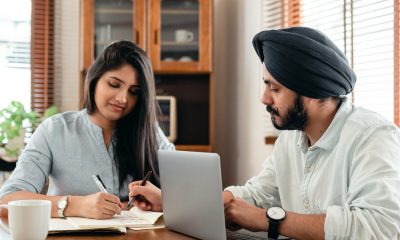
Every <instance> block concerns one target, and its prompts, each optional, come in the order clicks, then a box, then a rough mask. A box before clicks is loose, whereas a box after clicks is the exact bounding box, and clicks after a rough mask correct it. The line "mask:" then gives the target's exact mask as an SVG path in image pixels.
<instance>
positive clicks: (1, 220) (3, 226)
mask: <svg viewBox="0 0 400 240" xmlns="http://www.w3.org/2000/svg"><path fill="white" fill-rule="evenodd" d="M0 208H7V210H8V205H7V204H1V205H0ZM0 228H1V229H3V230H4V231H6V232H7V233H10V229H9V228H8V226H7V225H6V224H5V223H3V218H1V219H0Z"/></svg>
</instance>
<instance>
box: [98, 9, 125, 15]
mask: <svg viewBox="0 0 400 240" xmlns="http://www.w3.org/2000/svg"><path fill="white" fill-rule="evenodd" d="M95 13H100V14H129V15H132V9H117V8H115V9H112V8H98V9H96V10H95Z"/></svg>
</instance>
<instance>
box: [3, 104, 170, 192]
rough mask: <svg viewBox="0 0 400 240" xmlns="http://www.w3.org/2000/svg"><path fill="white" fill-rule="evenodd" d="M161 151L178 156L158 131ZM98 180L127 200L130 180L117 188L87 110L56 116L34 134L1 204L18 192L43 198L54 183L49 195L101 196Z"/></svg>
mask: <svg viewBox="0 0 400 240" xmlns="http://www.w3.org/2000/svg"><path fill="white" fill-rule="evenodd" d="M157 141H158V145H159V148H160V149H167V150H174V149H175V146H174V145H173V144H172V143H170V142H169V141H168V140H167V138H166V137H165V135H164V133H163V132H162V131H161V129H160V128H158V131H157ZM93 174H99V175H100V177H101V178H102V180H103V182H104V184H105V186H106V188H107V191H108V192H109V193H112V194H114V195H116V196H119V197H121V198H127V196H128V184H129V183H130V182H131V181H132V180H133V179H132V177H131V176H128V177H127V179H126V181H125V182H124V183H123V184H122V186H121V188H120V187H119V180H118V173H117V168H116V165H115V162H114V160H113V149H112V144H110V147H109V149H107V148H106V146H105V144H104V139H103V134H102V130H101V128H100V127H99V126H97V125H95V124H94V123H92V122H91V121H90V119H89V115H88V114H87V111H86V110H82V111H79V112H65V113H62V114H57V115H55V116H54V117H51V118H49V119H47V120H46V121H44V122H43V123H42V124H40V126H39V127H38V128H37V129H36V131H35V132H34V134H33V135H32V138H31V139H30V141H29V143H28V144H27V146H26V148H25V150H24V151H23V153H22V154H21V156H20V157H19V160H18V162H17V167H16V168H15V170H14V172H13V173H12V174H11V176H10V178H9V179H8V180H7V181H6V182H5V183H4V185H3V186H2V187H1V189H0V198H2V197H4V196H6V195H8V194H10V193H12V192H15V191H19V190H25V191H30V192H34V193H39V192H41V191H42V189H43V187H44V185H45V183H46V179H47V178H48V177H50V185H49V190H48V195H89V194H93V193H96V192H98V191H99V189H98V187H97V186H96V184H95V183H94V181H93V179H92V175H93Z"/></svg>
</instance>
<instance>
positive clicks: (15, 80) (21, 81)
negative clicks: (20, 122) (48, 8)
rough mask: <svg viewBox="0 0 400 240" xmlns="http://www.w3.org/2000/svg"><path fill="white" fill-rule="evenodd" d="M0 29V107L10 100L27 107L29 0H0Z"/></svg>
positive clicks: (29, 38) (28, 96) (29, 31)
mask: <svg viewBox="0 0 400 240" xmlns="http://www.w3.org/2000/svg"><path fill="white" fill-rule="evenodd" d="M0 29H1V31H0V73H1V81H0V96H1V97H0V108H1V109H2V108H4V107H6V106H7V105H8V104H9V103H10V102H11V101H13V100H15V101H20V102H22V103H23V104H24V106H25V107H26V108H29V106H30V105H31V61H30V58H31V56H30V47H31V0H13V1H1V2H0ZM27 110H28V109H27Z"/></svg>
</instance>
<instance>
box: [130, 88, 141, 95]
mask: <svg viewBox="0 0 400 240" xmlns="http://www.w3.org/2000/svg"><path fill="white" fill-rule="evenodd" d="M139 91H140V90H139V89H133V90H129V93H130V94H132V95H134V96H136V95H138V94H139Z"/></svg>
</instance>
